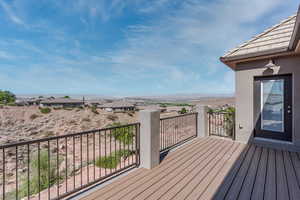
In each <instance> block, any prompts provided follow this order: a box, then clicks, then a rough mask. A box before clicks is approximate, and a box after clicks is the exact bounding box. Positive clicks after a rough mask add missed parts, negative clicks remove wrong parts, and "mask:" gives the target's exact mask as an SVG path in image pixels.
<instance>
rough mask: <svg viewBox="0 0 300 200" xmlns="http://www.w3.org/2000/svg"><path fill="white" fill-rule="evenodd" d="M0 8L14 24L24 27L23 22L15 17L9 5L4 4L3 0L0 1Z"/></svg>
mask: <svg viewBox="0 0 300 200" xmlns="http://www.w3.org/2000/svg"><path fill="white" fill-rule="evenodd" d="M0 6H1V7H2V8H3V10H4V11H5V13H6V14H7V16H8V18H9V19H10V20H11V21H12V22H14V23H16V24H18V25H24V26H25V23H24V22H23V20H22V19H21V18H20V17H19V16H17V15H16V13H15V12H14V10H13V8H12V7H11V6H10V5H8V4H7V3H5V2H4V0H0Z"/></svg>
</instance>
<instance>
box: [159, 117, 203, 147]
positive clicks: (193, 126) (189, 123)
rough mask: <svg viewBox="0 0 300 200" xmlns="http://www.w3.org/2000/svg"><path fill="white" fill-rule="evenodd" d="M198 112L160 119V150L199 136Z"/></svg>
mask: <svg viewBox="0 0 300 200" xmlns="http://www.w3.org/2000/svg"><path fill="white" fill-rule="evenodd" d="M197 115H198V114H197V113H189V114H184V115H178V116H174V117H167V118H162V119H160V151H166V150H169V149H171V148H172V147H175V146H177V145H179V144H181V143H184V142H185V141H187V140H189V139H192V138H194V137H196V136H197Z"/></svg>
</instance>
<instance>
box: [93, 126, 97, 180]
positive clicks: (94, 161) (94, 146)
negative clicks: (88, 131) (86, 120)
mask: <svg viewBox="0 0 300 200" xmlns="http://www.w3.org/2000/svg"><path fill="white" fill-rule="evenodd" d="M95 143H96V141H95V132H93V163H94V181H95V179H96V155H95V154H96V152H95V151H96V145H95Z"/></svg>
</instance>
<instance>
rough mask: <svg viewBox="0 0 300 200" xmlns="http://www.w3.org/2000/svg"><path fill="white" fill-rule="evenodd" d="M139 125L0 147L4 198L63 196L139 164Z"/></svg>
mask: <svg viewBox="0 0 300 200" xmlns="http://www.w3.org/2000/svg"><path fill="white" fill-rule="evenodd" d="M139 131H140V124H139V123H134V124H128V125H123V126H118V127H111V128H105V129H99V130H92V131H87V132H81V133H75V134H69V135H62V136H56V137H49V138H43V139H38V140H31V141H24V142H18V143H14V144H5V145H1V146H0V158H1V160H0V179H1V185H0V195H1V197H0V199H2V200H6V199H60V198H63V197H66V196H67V195H69V194H72V193H75V192H78V191H79V190H81V189H84V188H86V187H88V186H91V185H92V184H95V183H98V182H101V181H103V180H105V179H107V178H110V177H112V176H114V175H117V174H119V173H122V172H124V171H126V170H129V168H133V167H136V166H138V165H139V160H140V159H139Z"/></svg>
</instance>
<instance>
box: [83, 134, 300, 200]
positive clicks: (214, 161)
mask: <svg viewBox="0 0 300 200" xmlns="http://www.w3.org/2000/svg"><path fill="white" fill-rule="evenodd" d="M299 156H300V155H299V154H298V153H294V152H287V151H280V150H273V149H268V148H262V147H259V146H255V145H244V144H240V143H237V142H232V141H227V140H222V139H215V138H203V139H195V140H194V141H193V142H191V143H190V144H188V145H184V146H183V147H181V148H179V149H178V150H176V151H174V152H172V153H170V154H169V155H167V156H166V157H165V158H164V160H163V161H162V163H161V164H160V165H159V166H158V167H156V168H154V169H152V170H146V169H138V170H136V171H134V172H132V173H130V174H129V175H127V176H125V177H122V178H120V179H118V180H116V181H115V182H113V183H111V184H109V185H107V186H105V187H103V188H101V189H99V190H97V191H96V192H94V193H92V194H90V195H88V196H86V197H84V198H82V199H84V200H94V199H101V200H106V199H113V200H114V199H125V200H131V199H136V200H143V199H149V200H150V199H152V200H154V199H155V200H156V199H163V200H168V199H178V200H183V199H205V200H208V199H234V200H235V199H243V200H245V199H255V200H256V199H257V200H259V199H265V200H268V199H270V200H276V199H277V200H288V199H295V200H296V199H298V200H299V199H300V187H299V183H300V159H299V158H300V157H299Z"/></svg>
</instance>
